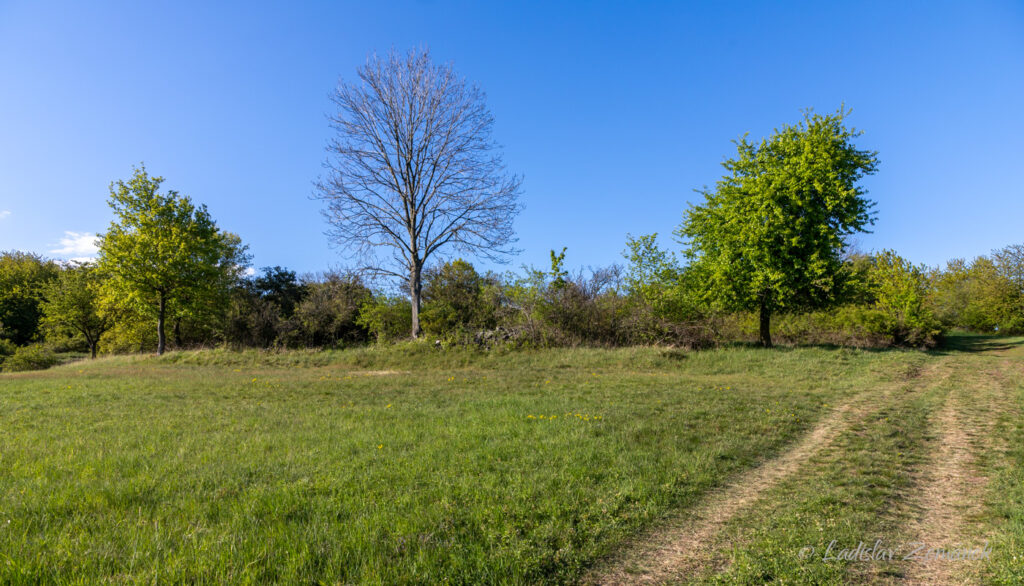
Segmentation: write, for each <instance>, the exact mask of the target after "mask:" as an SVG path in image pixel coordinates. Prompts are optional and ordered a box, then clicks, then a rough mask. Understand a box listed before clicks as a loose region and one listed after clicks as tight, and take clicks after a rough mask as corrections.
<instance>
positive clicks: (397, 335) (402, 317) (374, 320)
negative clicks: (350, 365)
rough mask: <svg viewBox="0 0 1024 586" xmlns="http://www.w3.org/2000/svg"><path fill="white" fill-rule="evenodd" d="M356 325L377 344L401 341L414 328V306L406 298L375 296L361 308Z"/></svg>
mask: <svg viewBox="0 0 1024 586" xmlns="http://www.w3.org/2000/svg"><path fill="white" fill-rule="evenodd" d="M356 324H357V325H359V326H360V327H363V328H365V329H366V331H367V332H369V333H370V335H371V336H372V337H373V338H374V339H376V340H377V342H387V341H392V340H401V339H403V338H407V337H409V331H410V329H411V328H412V306H411V305H410V304H409V300H408V299H407V298H405V297H400V296H388V295H375V296H373V297H372V298H371V299H369V300H367V301H365V302H363V304H362V305H361V306H360V308H359V315H358V317H356Z"/></svg>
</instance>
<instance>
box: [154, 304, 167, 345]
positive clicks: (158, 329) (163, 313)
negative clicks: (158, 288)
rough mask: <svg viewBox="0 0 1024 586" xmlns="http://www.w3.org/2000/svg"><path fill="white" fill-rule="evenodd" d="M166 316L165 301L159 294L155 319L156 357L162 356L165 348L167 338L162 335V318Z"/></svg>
mask: <svg viewBox="0 0 1024 586" xmlns="http://www.w3.org/2000/svg"><path fill="white" fill-rule="evenodd" d="M166 316H167V299H165V298H164V294H163V293H161V294H160V308H159V312H158V315H157V318H156V355H157V356H162V355H163V353H164V350H165V349H166V348H167V336H165V335H164V318H165V317H166Z"/></svg>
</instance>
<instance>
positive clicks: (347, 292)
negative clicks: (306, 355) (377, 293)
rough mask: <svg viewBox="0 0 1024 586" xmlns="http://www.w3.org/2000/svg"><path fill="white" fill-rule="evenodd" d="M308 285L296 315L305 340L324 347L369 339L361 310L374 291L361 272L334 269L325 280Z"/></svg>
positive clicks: (308, 344) (302, 337)
mask: <svg viewBox="0 0 1024 586" xmlns="http://www.w3.org/2000/svg"><path fill="white" fill-rule="evenodd" d="M305 289H306V294H305V297H304V298H303V299H302V301H300V302H299V303H298V305H297V306H296V307H295V315H294V316H293V319H294V322H295V323H296V324H297V327H298V332H297V333H298V335H299V336H300V338H301V341H302V342H303V343H304V344H306V345H307V346H317V347H321V346H333V345H336V344H344V343H353V342H365V341H366V339H367V331H368V330H367V328H366V327H365V326H364V325H363V324H361V323H360V322H359V313H360V308H361V307H362V306H363V305H365V304H366V303H368V302H369V301H370V300H371V299H372V298H373V294H372V292H371V291H370V289H369V288H367V287H366V285H364V284H363V282H362V280H361V279H360V278H359V277H358V276H356V275H354V274H334V273H331V274H328V275H327V276H326V278H325V279H324V280H323V281H322V282H311V283H307V284H306V286H305Z"/></svg>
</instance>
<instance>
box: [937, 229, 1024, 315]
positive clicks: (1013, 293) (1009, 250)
mask: <svg viewBox="0 0 1024 586" xmlns="http://www.w3.org/2000/svg"><path fill="white" fill-rule="evenodd" d="M1022 273H1024V247H1021V246H1008V247H1006V248H1004V249H1001V250H997V251H994V252H993V253H992V256H991V257H986V256H979V257H977V258H976V259H974V260H973V261H971V262H970V263H968V262H966V261H965V260H963V259H954V260H951V261H949V263H947V264H946V268H945V270H937V271H934V272H933V273H932V289H933V290H932V294H931V299H930V301H931V304H932V306H933V307H934V309H935V313H936V315H937V316H938V317H939V318H940V319H941V320H942V321H943V323H945V324H947V325H949V326H951V327H958V328H963V329H967V330H972V331H975V332H993V331H998V332H1000V333H1003V334H1012V333H1021V332H1024V277H1022Z"/></svg>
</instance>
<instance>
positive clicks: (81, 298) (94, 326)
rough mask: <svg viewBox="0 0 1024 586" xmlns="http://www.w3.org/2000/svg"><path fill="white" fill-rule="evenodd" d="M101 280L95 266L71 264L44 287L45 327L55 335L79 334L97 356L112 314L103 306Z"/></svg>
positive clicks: (94, 355)
mask: <svg viewBox="0 0 1024 586" xmlns="http://www.w3.org/2000/svg"><path fill="white" fill-rule="evenodd" d="M101 284H102V281H101V279H100V276H99V272H98V271H97V270H96V267H94V266H92V265H88V264H76V265H72V266H69V267H68V268H66V269H64V270H63V271H61V272H60V275H59V276H58V277H57V278H56V279H55V280H53V281H51V282H50V283H49V284H47V285H46V287H45V288H44V289H43V297H44V299H45V301H43V304H42V310H43V320H42V323H43V326H44V327H45V328H46V329H47V330H48V331H49V332H50V333H53V334H56V335H72V336H77V335H80V336H82V337H83V338H85V341H86V343H87V344H89V352H90V353H91V354H92V357H93V358H96V350H97V348H98V347H99V343H100V337H101V336H102V335H103V333H104V332H106V331H107V329H109V328H110V325H111V318H110V315H109V314H106V313H103V312H102V311H101V309H100V286H101Z"/></svg>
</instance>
